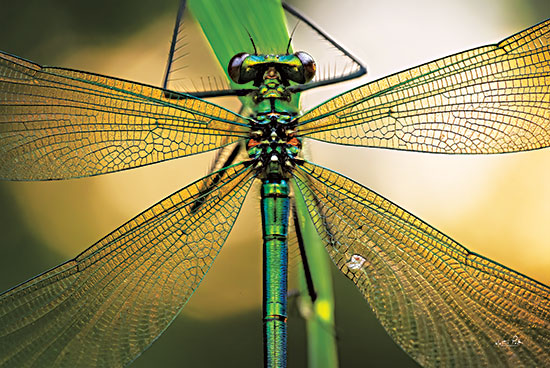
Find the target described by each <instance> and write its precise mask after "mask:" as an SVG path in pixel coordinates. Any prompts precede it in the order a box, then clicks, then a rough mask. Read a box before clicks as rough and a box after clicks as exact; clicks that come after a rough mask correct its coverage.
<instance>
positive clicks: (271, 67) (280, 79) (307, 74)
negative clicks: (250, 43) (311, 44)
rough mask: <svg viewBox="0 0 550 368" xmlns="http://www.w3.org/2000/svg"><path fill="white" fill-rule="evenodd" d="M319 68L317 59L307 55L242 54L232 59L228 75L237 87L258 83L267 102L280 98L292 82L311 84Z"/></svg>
mask: <svg viewBox="0 0 550 368" xmlns="http://www.w3.org/2000/svg"><path fill="white" fill-rule="evenodd" d="M316 68H317V67H316V65H315V61H314V60H313V58H312V57H311V56H310V55H309V54H307V53H305V52H303V51H298V52H296V53H294V54H285V55H250V54H247V53H244V52H241V53H239V54H237V55H235V56H233V57H232V58H231V60H230V61H229V66H228V67H227V71H228V73H229V77H230V78H231V80H233V82H235V83H237V84H246V83H249V82H254V86H255V87H260V89H261V88H262V87H265V89H266V92H265V93H264V92H262V91H260V93H261V94H262V96H263V98H264V99H265V98H269V97H273V98H280V97H277V96H276V95H277V94H281V93H282V92H281V91H282V90H284V89H285V87H288V86H289V85H290V82H294V83H298V84H304V83H307V82H309V81H310V80H312V79H313V77H314V76H315V70H316ZM279 87H280V88H279ZM281 88H282V90H281ZM270 94H271V95H270Z"/></svg>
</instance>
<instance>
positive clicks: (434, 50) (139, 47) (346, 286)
mask: <svg viewBox="0 0 550 368" xmlns="http://www.w3.org/2000/svg"><path fill="white" fill-rule="evenodd" d="M291 4H292V5H294V6H295V7H297V8H298V9H300V10H301V11H302V12H303V13H304V14H306V15H307V16H308V17H309V18H311V19H312V20H314V21H315V22H316V23H317V24H318V25H320V26H321V27H322V28H323V29H324V30H325V31H327V32H328V33H329V34H330V35H332V36H333V37H334V38H335V39H336V40H338V41H340V42H341V43H342V44H343V45H344V46H345V47H346V48H347V49H348V50H351V52H352V53H354V54H355V55H356V56H358V57H359V58H360V59H361V60H362V61H363V62H365V63H366V64H367V68H368V71H369V73H368V75H367V77H366V78H363V79H362V80H361V83H365V82H366V81H369V80H374V79H377V78H379V77H382V76H384V75H387V74H391V73H394V72H397V71H399V70H402V69H405V68H408V67H412V66H415V65H418V64H420V63H423V62H427V61H431V60H433V59H436V58H439V57H443V56H446V55H448V54H452V53H456V52H459V51H463V50H466V49H469V48H473V47H477V46H482V45H486V44H491V43H496V42H498V41H500V40H502V39H503V38H506V37H507V36H509V35H512V34H513V33H516V32H518V31H520V30H522V29H524V28H526V27H529V26H531V25H533V24H535V23H537V22H539V21H542V20H544V19H545V18H547V17H548V16H549V15H550V3H548V2H547V1H544V0H540V1H525V0H484V1H476V0H461V1H445V2H441V1H436V0H422V1H416V2H409V1H397V0H393V1H382V0H380V1H361V2H357V1H351V0H340V1H338V2H332V1H305V0H304V1H298V0H296V1H292V2H291ZM0 8H1V9H2V12H1V14H0V49H2V50H3V51H6V52H8V53H12V54H15V55H19V56H21V57H24V58H27V59H30V60H33V61H35V62H38V63H40V64H46V65H57V66H64V67H69V68H75V69H81V70H87V71H92V72H96V73H101V74H107V75H113V76H117V77H120V78H125V79H130V80H136V81H140V82H144V83H148V84H153V85H160V83H161V80H162V77H163V74H164V70H165V65H166V57H167V54H168V49H169V45H170V39H171V34H172V28H173V24H174V21H175V17H176V12H177V8H178V1H177V0H170V1H156V2H154V3H153V2H150V1H138V0H120V1H116V2H112V1H107V0H96V1H94V2H75V1H70V0H50V1H38V0H28V1H24V2H12V1H0ZM305 51H307V50H305ZM357 84H358V83H357V82H355V83H349V84H348V85H344V86H342V85H341V86H338V87H335V88H324V89H322V90H321V91H313V92H310V93H305V94H304V95H303V106H304V108H305V109H307V108H309V107H313V106H314V105H316V104H317V103H320V102H322V101H323V100H325V99H327V98H329V97H331V96H333V95H335V94H337V93H341V92H343V91H345V90H347V89H349V88H351V87H352V86H354V85H357ZM310 149H311V154H312V156H313V157H312V158H313V159H314V161H315V162H317V163H319V164H321V165H324V166H327V167H329V168H333V169H336V170H338V171H339V172H341V173H343V174H345V175H347V176H349V177H351V178H353V179H354V180H357V181H359V182H361V183H363V184H364V185H366V186H368V187H370V188H371V189H373V190H375V191H377V192H378V193H380V194H382V195H384V196H385V197H387V198H389V199H391V200H392V201H394V202H396V203H397V204H399V205H401V206H403V207H404V208H406V209H407V210H409V211H411V212H412V213H414V214H416V215H417V216H419V217H420V218H422V219H423V220H425V221H427V222H428V223H430V224H432V225H433V226H435V227H436V228H438V229H439V230H441V231H442V232H444V233H445V234H447V235H449V236H451V237H453V238H454V239H455V240H457V241H458V242H460V243H461V244H463V245H465V246H466V247H468V248H469V249H470V250H472V251H475V252H477V253H480V254H482V255H485V256H487V257H489V258H491V259H493V260H495V261H497V262H500V263H502V264H504V265H507V266H509V267H511V268H513V269H515V270H518V271H520V272H522V273H524V274H526V275H528V276H530V277H533V278H534V279H536V280H538V281H541V282H543V283H545V284H549V283H550V272H549V271H548V270H549V269H550V240H549V239H550V226H549V225H548V218H549V215H550V170H548V162H550V150H539V151H534V152H527V153H518V154H506V155H499V156H468V157H460V156H444V155H427V154H419V153H406V152H393V151H387V150H374V149H357V148H349V147H334V146H331V145H328V144H322V143H313V144H311V147H310ZM212 157H213V156H212V154H204V155H200V156H197V157H191V158H184V159H179V160H174V161H171V162H166V163H161V164H157V165H153V166H149V167H144V168H139V169H135V170H131V171H126V172H123V173H116V174H110V175H105V176H102V177H95V178H89V179H78V180H70V181H59V182H36V183H24V182H17V183H16V182H1V183H0V234H1V237H0V251H1V253H0V254H1V256H0V289H2V290H6V289H8V288H10V287H12V286H14V285H16V284H18V283H20V282H22V281H24V280H26V279H28V278H30V277H32V276H34V275H36V274H38V273H41V272H43V271H45V270H46V269H49V268H51V267H53V266H55V265H57V264H59V263H61V262H63V261H65V260H67V259H70V258H73V257H75V256H76V255H77V254H79V253H80V252H82V251H83V250H85V249H86V248H87V247H88V246H90V245H92V244H93V243H95V242H96V241H97V240H99V239H100V238H102V237H103V236H104V235H106V234H108V233H109V232H110V231H112V230H113V229H114V228H116V227H117V226H119V225H120V224H122V223H124V222H125V221H127V220H128V219H130V218H131V217H133V216H134V215H136V214H137V213H139V212H141V211H143V210H145V209H146V208H148V207H149V206H150V205H152V204H154V203H156V202H157V201H159V200H160V199H162V198H164V197H165V196H167V195H169V194H170V193H172V192H174V191H176V190H178V189H179V188H181V187H182V186H185V185H187V184H188V183H190V182H191V181H192V180H195V179H198V178H200V177H202V176H203V175H204V174H206V173H207V171H208V167H209V165H210V162H211V160H212ZM258 198H259V196H258V195H257V192H252V193H251V194H250V195H249V198H248V200H247V203H246V204H245V209H244V213H243V216H241V217H240V218H239V220H238V221H237V224H236V226H235V228H234V230H233V232H232V234H231V235H230V237H229V240H228V242H227V244H226V245H225V247H224V250H223V251H222V252H221V253H220V255H219V257H218V259H217V260H216V262H215V264H214V266H213V267H212V269H211V271H210V272H209V274H208V275H207V277H206V278H205V280H204V281H203V283H202V284H201V286H200V287H199V289H198V291H197V292H196V293H195V295H194V296H193V298H192V299H191V301H190V302H189V303H188V304H187V306H186V307H185V309H184V311H183V313H182V314H181V316H180V317H178V318H177V319H176V321H175V322H174V323H173V325H172V326H171V327H170V328H169V329H168V330H167V331H166V332H165V333H164V334H163V335H162V336H161V337H160V338H159V339H158V341H157V342H156V343H155V344H153V346H152V347H151V348H150V349H149V350H147V351H146V352H145V353H144V354H143V355H142V356H141V357H139V358H138V359H137V360H136V361H135V362H134V365H133V366H135V367H150V366H163V367H182V366H184V367H208V366H225V367H232V366H235V367H243V366H244V367H248V366H260V365H261V362H262V344H261V342H262V336H261V334H262V329H261V258H260V257H261V242H260V234H261V233H260V231H259V226H260V220H259V218H258V213H259V204H258ZM254 228H257V229H258V230H257V231H251V229H254ZM334 277H335V294H336V295H335V299H336V308H337V309H336V324H337V327H336V334H337V336H338V345H339V353H340V360H341V366H342V367H348V366H351V365H352V364H354V365H356V366H357V365H361V366H363V365H369V366H371V367H383V366H400V367H405V366H415V363H414V362H413V361H412V360H410V359H409V358H408V357H407V356H406V355H405V354H404V353H403V352H401V350H400V349H399V348H398V347H396V346H395V344H394V343H393V342H392V341H391V339H389V337H387V335H386V334H385V332H384V331H383V329H382V328H381V327H380V326H379V325H378V323H377V321H376V320H375V319H374V318H373V316H372V314H371V312H370V309H369V307H368V305H367V304H366V303H365V302H364V300H363V299H362V297H361V295H360V294H359V293H358V292H357V291H356V290H355V287H354V285H353V284H351V283H350V282H349V281H348V280H347V279H345V278H344V277H343V276H341V275H340V274H339V273H338V271H337V270H334ZM290 304H291V311H290V314H291V316H290V338H289V339H290V341H289V366H290V367H303V366H305V335H304V333H303V323H302V321H301V319H300V317H299V316H298V312H297V309H296V307H295V305H294V304H293V301H292V300H291V301H290Z"/></svg>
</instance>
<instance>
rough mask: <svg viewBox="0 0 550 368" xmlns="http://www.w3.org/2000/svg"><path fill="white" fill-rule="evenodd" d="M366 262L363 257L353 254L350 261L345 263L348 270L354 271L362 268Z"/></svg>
mask: <svg viewBox="0 0 550 368" xmlns="http://www.w3.org/2000/svg"><path fill="white" fill-rule="evenodd" d="M366 262H367V260H366V259H365V258H364V257H363V256H361V255H359V254H354V255H352V256H351V259H350V260H349V261H348V262H347V263H346V266H348V268H349V269H350V270H352V271H356V270H358V269H360V268H362V267H363V265H364V264H365V263H366Z"/></svg>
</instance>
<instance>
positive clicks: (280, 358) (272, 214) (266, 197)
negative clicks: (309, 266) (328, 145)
mask: <svg viewBox="0 0 550 368" xmlns="http://www.w3.org/2000/svg"><path fill="white" fill-rule="evenodd" d="M261 207H262V225H263V239H264V247H263V249H264V254H263V262H264V265H263V270H264V271H263V272H264V277H263V279H264V304H263V309H264V337H265V341H264V352H265V354H264V357H265V360H266V361H265V363H266V364H265V366H266V367H282V366H285V365H286V323H287V298H286V296H287V289H288V272H287V269H288V249H287V235H288V217H289V208H290V198H289V186H288V182H287V181H286V180H285V179H283V178H279V179H264V180H263V183H262V199H261Z"/></svg>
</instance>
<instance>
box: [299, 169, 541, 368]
mask: <svg viewBox="0 0 550 368" xmlns="http://www.w3.org/2000/svg"><path fill="white" fill-rule="evenodd" d="M295 179H296V182H297V185H298V187H299V188H300V191H301V192H302V194H303V195H304V198H305V199H306V201H307V206H308V210H309V211H310V214H311V216H312V218H313V222H314V223H315V226H316V228H317V231H318V232H319V234H320V235H321V238H322V239H323V241H324V242H325V245H326V248H327V250H328V252H329V254H330V256H331V258H332V259H333V261H334V262H335V263H336V265H337V267H338V268H340V270H341V271H342V272H343V273H344V274H345V275H346V276H347V277H348V278H350V279H351V280H352V281H353V282H354V283H355V284H356V285H357V287H358V288H359V290H360V292H361V293H362V294H363V296H364V297H365V299H366V300H367V301H368V302H369V304H370V306H371V308H372V309H373V310H374V312H375V314H376V315H377V317H378V319H379V320H380V322H381V323H382V325H383V326H384V328H385V329H386V331H387V332H388V333H389V334H390V335H391V336H392V338H393V339H394V340H395V341H396V342H397V343H398V344H399V345H400V346H401V347H402V348H403V349H404V350H405V351H406V352H407V353H408V354H410V355H411V356H412V357H413V358H414V359H415V360H416V361H417V362H419V363H420V364H421V365H422V366H426V367H432V366H433V367H435V366H442V367H446V366H449V367H451V366H464V367H487V366H494V367H547V366H550V350H549V349H548V347H549V346H550V288H549V287H548V286H545V285H542V284H540V283H538V282H536V281H534V280H532V279H530V278H528V277H526V276H523V275H521V274H519V273H517V272H514V271H512V270H510V269H508V268H506V267H504V266H501V265H499V264H497V263H495V262H492V261H490V260H488V259H486V258H484V257H482V256H479V255H477V254H475V253H472V252H470V251H468V250H467V249H466V248H464V247H463V246H461V245H460V244H457V243H456V242H455V241H453V240H452V239H450V238H448V237H447V236H445V235H444V234H442V233H440V232H439V231H437V230H436V229H434V228H432V227H431V226H429V225H428V224H426V223H424V222H423V221H422V220H420V219H418V218H416V217H414V216H413V215H412V214H410V213H408V212H406V211H405V210H403V209H402V208H400V207H398V206H396V205H395V204H393V203H391V202H390V201H388V200H387V199H385V198H383V197H381V196H379V195H378V194H376V193H374V192H372V191H370V190H368V189H367V188H365V187H363V186H362V185H360V184H358V183H356V182H354V181H352V180H350V179H348V178H345V177H343V176H341V175H339V174H337V173H335V172H332V171H329V170H327V169H324V168H322V167H319V166H315V165H313V164H311V163H307V162H306V163H304V164H303V165H301V166H299V167H298V168H297V169H296V171H295ZM366 333H367V332H366Z"/></svg>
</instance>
